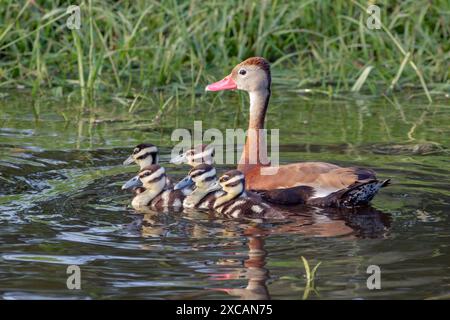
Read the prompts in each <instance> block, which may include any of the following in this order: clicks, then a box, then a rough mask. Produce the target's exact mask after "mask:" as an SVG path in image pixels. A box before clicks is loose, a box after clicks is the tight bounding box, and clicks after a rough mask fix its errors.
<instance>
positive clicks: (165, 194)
mask: <svg viewBox="0 0 450 320" xmlns="http://www.w3.org/2000/svg"><path fill="white" fill-rule="evenodd" d="M142 187H143V188H144V189H145V190H143V189H142ZM130 188H135V190H139V192H135V197H134V198H133V200H132V202H131V205H132V206H133V208H135V209H138V208H141V207H146V206H149V207H150V208H151V209H153V210H157V211H160V210H164V209H167V208H174V209H179V208H181V207H182V204H183V200H184V198H185V197H186V195H188V194H189V193H190V192H192V189H190V188H182V189H178V190H174V189H173V188H171V187H169V186H168V185H167V176H166V171H165V169H164V168H163V167H161V166H160V165H157V164H153V165H150V166H147V167H145V168H143V169H142V170H141V171H140V172H139V174H138V175H137V176H135V177H133V178H131V179H130V180H128V181H127V182H126V183H125V184H124V185H123V186H122V189H130Z"/></svg>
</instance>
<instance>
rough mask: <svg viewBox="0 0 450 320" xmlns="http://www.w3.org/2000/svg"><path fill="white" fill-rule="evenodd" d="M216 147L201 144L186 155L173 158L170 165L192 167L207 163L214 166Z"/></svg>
mask: <svg viewBox="0 0 450 320" xmlns="http://www.w3.org/2000/svg"><path fill="white" fill-rule="evenodd" d="M214 153H215V150H214V147H213V146H211V145H207V144H200V145H197V146H195V147H194V148H192V149H189V150H187V151H186V152H185V153H183V154H181V155H179V156H176V157H173V158H172V159H171V160H170V163H173V164H184V163H186V164H188V165H190V166H191V167H195V166H196V165H199V164H202V163H206V164H213V162H214Z"/></svg>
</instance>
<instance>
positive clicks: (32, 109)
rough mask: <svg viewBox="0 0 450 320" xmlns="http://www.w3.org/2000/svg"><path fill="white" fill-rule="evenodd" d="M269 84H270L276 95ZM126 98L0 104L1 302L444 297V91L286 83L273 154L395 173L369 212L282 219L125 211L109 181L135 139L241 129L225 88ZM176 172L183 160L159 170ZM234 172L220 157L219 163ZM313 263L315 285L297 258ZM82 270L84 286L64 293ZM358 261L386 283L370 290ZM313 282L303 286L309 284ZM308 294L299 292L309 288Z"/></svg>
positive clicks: (449, 222)
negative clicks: (434, 95) (197, 124)
mask: <svg viewBox="0 0 450 320" xmlns="http://www.w3.org/2000/svg"><path fill="white" fill-rule="evenodd" d="M275 92H276V90H275ZM167 99H169V97H168V96H163V95H162V96H160V95H158V94H155V95H154V96H149V97H148V99H147V100H143V101H141V102H140V103H139V104H138V106H137V107H134V109H133V110H132V112H131V113H130V112H129V106H130V105H131V104H132V99H129V100H127V99H125V98H121V99H114V98H111V99H110V98H104V99H98V100H97V101H95V102H93V103H86V104H84V105H83V104H81V103H80V102H77V101H73V100H70V99H63V98H61V99H53V98H39V99H32V98H31V97H30V96H29V95H28V94H27V93H26V92H17V91H14V92H6V93H4V94H2V98H1V100H0V298H3V299H42V298H45V299H60V298H65V299H246V298H253V299H267V298H272V299H302V298H308V299H357V298H358V299H359V298H361V299H379V298H385V299H405V298H418V299H424V298H448V297H449V295H450V276H449V274H450V273H449V271H450V257H449V248H448V245H449V238H450V219H449V212H448V208H449V204H450V191H449V183H450V178H449V174H450V170H449V169H450V166H449V152H448V146H449V142H450V139H449V136H450V126H449V124H450V107H449V103H448V99H447V100H445V99H441V100H439V99H437V101H435V102H434V103H433V104H432V105H428V104H427V103H426V100H425V99H421V98H420V97H416V98H413V99H410V98H408V97H407V96H404V97H396V98H389V100H387V99H386V98H380V97H378V98H375V97H362V96H345V97H340V98H339V97H338V98H334V99H332V100H330V99H328V98H323V97H312V96H301V95H299V94H297V93H296V92H292V93H289V94H285V95H283V96H277V95H275V96H274V97H273V98H272V100H271V106H270V109H269V114H268V121H267V125H268V127H269V128H280V140H281V141H280V142H281V147H280V150H281V153H280V156H281V162H282V163H289V162H296V161H302V160H314V161H329V162H333V163H336V164H340V165H355V166H367V167H371V168H373V169H375V170H376V171H377V173H378V175H379V176H380V177H381V178H391V179H392V185H391V186H390V187H389V188H385V189H383V190H382V192H380V194H379V195H378V196H377V197H376V199H375V200H374V201H373V206H372V207H369V208H364V209H358V210H352V211H342V210H341V211H336V210H331V209H318V208H296V209H295V212H296V214H297V216H296V218H295V219H293V220H292V221H289V222H286V223H277V224H275V223H264V224H257V223H243V222H239V221H227V220H221V219H219V218H214V217H210V216H208V215H206V214H205V213H202V212H188V213H185V214H180V213H169V214H160V215H155V214H153V213H146V214H136V213H135V212H134V211H133V210H132V209H130V208H129V203H130V199H131V195H130V194H129V193H126V192H124V191H122V190H120V186H121V184H122V183H123V182H124V181H126V180H127V179H129V178H130V177H131V176H132V175H133V174H134V173H135V172H136V171H137V168H136V167H133V166H130V167H123V166H122V165H121V163H122V161H123V160H124V159H125V158H126V157H127V156H128V154H129V153H130V151H131V149H132V147H133V146H134V145H136V144H138V143H141V142H152V143H154V144H157V145H158V146H160V149H161V152H162V161H163V162H166V161H167V160H168V158H169V154H170V150H171V149H170V147H171V146H173V145H174V142H172V141H171V139H170V137H171V133H172V131H173V129H175V128H187V129H192V128H193V121H194V120H195V119H197V120H203V129H204V130H206V129H208V128H218V129H221V130H225V129H226V128H246V123H247V117H248V112H247V109H246V98H245V97H244V96H242V95H236V94H235V93H226V94H223V95H209V96H204V95H200V94H199V95H197V96H193V97H191V96H188V97H174V98H172V102H171V103H170V104H168V105H166V106H165V107H163V108H162V107H161V106H162V103H161V101H166V100H167ZM165 166H166V168H167V170H168V172H169V174H170V175H171V176H172V177H174V179H178V178H181V177H183V175H184V174H185V173H186V172H187V170H188V168H187V167H174V166H172V165H169V164H165ZM231 167H232V166H220V167H219V171H220V172H222V171H224V170H226V169H229V168H231ZM301 256H303V257H305V258H306V259H307V260H308V261H309V263H310V265H311V267H313V266H315V265H316V264H317V263H319V262H321V265H320V267H319V268H318V271H317V276H316V280H315V288H311V287H308V286H307V285H306V281H305V277H304V275H305V271H304V266H303V263H302V260H301ZM73 264H76V265H79V266H80V268H81V272H82V289H81V290H68V289H67V287H66V279H67V274H66V269H67V266H68V265H73ZM369 265H378V266H379V267H380V268H381V272H382V275H381V278H382V289H381V290H368V288H367V286H366V279H367V277H368V276H369V275H368V274H367V273H366V270H367V267H368V266H369ZM308 289H310V290H308ZM305 290H306V292H305Z"/></svg>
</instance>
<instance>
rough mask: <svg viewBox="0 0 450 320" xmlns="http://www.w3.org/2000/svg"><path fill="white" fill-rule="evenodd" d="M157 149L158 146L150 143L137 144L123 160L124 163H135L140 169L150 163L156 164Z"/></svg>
mask: <svg viewBox="0 0 450 320" xmlns="http://www.w3.org/2000/svg"><path fill="white" fill-rule="evenodd" d="M158 162H159V150H158V147H157V146H155V145H153V144H151V143H141V144H138V145H137V146H136V147H134V149H133V153H132V154H131V155H130V156H129V157H128V158H127V159H126V160H125V161H124V162H123V164H124V165H130V164H133V163H136V164H137V165H138V166H139V168H140V170H142V169H144V168H145V167H148V166H151V165H152V164H158Z"/></svg>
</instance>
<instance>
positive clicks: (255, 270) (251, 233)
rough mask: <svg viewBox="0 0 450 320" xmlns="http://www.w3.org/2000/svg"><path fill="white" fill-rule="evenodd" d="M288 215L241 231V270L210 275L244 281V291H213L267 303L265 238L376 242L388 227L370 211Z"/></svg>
mask: <svg viewBox="0 0 450 320" xmlns="http://www.w3.org/2000/svg"><path fill="white" fill-rule="evenodd" d="M289 211H290V213H291V215H290V221H289V222H287V223H284V224H279V225H267V224H260V225H256V226H247V227H243V231H242V234H243V235H244V236H245V238H246V244H247V247H248V251H247V254H248V258H247V259H245V260H243V263H242V265H243V268H241V269H239V270H237V271H236V272H233V273H226V274H222V275H219V276H218V275H213V276H212V278H213V279H214V280H224V281H229V280H234V279H246V280H247V285H246V287H244V288H220V289H214V290H216V291H221V292H225V293H227V294H228V295H230V296H233V297H238V298H239V299H241V300H249V299H250V300H268V299H270V298H271V297H270V294H269V290H268V288H267V281H268V280H269V278H270V274H269V270H268V269H267V268H266V267H265V265H266V257H267V255H268V252H267V251H266V249H265V248H264V242H265V238H266V237H268V236H270V235H275V234H286V233H291V234H301V235H304V236H314V237H318V236H319V237H337V236H344V237H349V238H356V237H363V238H379V237H384V236H385V234H386V232H387V231H388V229H389V227H390V223H391V219H390V216H389V215H388V214H385V213H383V212H381V211H379V210H377V209H375V208H373V207H364V208H358V209H351V210H343V209H332V208H312V207H311V208H305V207H303V208H302V209H301V211H299V210H298V208H297V210H294V209H292V208H291V209H290V210H289ZM242 226H243V225H241V227H242ZM220 264H223V262H221V263H220ZM305 290H306V289H305Z"/></svg>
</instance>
